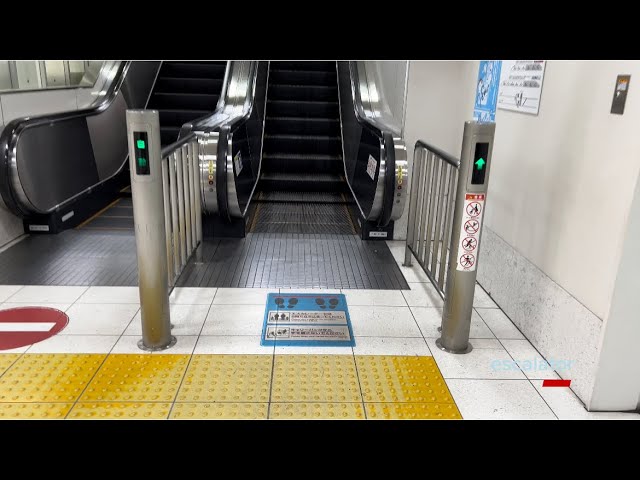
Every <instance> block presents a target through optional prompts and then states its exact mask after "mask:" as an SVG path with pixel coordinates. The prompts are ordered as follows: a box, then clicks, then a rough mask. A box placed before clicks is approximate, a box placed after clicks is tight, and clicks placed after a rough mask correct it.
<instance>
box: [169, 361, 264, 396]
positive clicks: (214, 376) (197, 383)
mask: <svg viewBox="0 0 640 480" xmlns="http://www.w3.org/2000/svg"><path fill="white" fill-rule="evenodd" d="M272 364H273V359H272V357H271V355H194V356H193V359H192V360H191V363H190V364H189V368H188V369H187V373H186V375H185V377H184V381H183V382H182V386H181V387H180V391H179V392H178V397H177V399H176V401H178V402H253V403H255V402H257V403H259V402H268V401H269V387H270V385H271V367H272Z"/></svg>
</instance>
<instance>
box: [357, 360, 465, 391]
mask: <svg viewBox="0 0 640 480" xmlns="http://www.w3.org/2000/svg"><path fill="white" fill-rule="evenodd" d="M356 362H357V365H358V376H359V378H360V386H361V388H362V396H363V397H364V401H365V402H401V403H405V402H412V403H454V401H453V397H452V396H451V393H450V392H449V389H448V388H447V384H446V383H445V381H444V378H443V377H442V374H441V373H440V370H438V367H437V365H436V362H435V360H434V359H433V357H410V356H406V357H402V356H384V355H362V356H360V355H358V356H356Z"/></svg>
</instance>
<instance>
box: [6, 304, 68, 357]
mask: <svg viewBox="0 0 640 480" xmlns="http://www.w3.org/2000/svg"><path fill="white" fill-rule="evenodd" d="M67 323H69V317H68V316H67V315H66V314H65V313H64V312H61V311H60V310H56V309H54V308H46V307H21V308H10V309H8V310H0V350H10V349H12V348H19V347H25V346H27V345H33V344H34V343H38V342H41V341H42V340H46V339H47V338H49V337H53V336H54V335H55V334H56V333H58V332H59V331H60V330H62V329H63V328H64V327H66V326H67Z"/></svg>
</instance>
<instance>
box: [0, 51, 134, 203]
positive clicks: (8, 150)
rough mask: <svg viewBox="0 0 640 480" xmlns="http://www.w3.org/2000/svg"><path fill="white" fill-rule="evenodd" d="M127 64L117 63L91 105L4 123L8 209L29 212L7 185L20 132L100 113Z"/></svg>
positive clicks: (2, 189) (0, 192)
mask: <svg viewBox="0 0 640 480" xmlns="http://www.w3.org/2000/svg"><path fill="white" fill-rule="evenodd" d="M130 65H131V62H130V61H126V62H125V61H123V62H120V65H119V66H118V70H117V71H116V74H115V76H114V79H113V80H112V81H111V84H110V85H109V88H108V89H107V91H106V93H105V95H104V98H103V100H102V101H101V102H100V103H98V104H96V105H94V106H92V107H89V108H85V109H82V110H72V111H65V112H58V113H49V114H44V115H33V116H25V117H19V118H15V119H13V120H11V121H10V122H9V123H7V124H6V125H5V127H4V129H3V130H2V132H1V133H0V196H2V199H3V200H4V202H5V204H6V206H7V207H8V208H9V209H11V210H13V211H14V212H20V213H22V214H28V213H29V212H25V211H24V209H23V208H21V206H20V203H19V202H18V201H17V199H16V198H15V197H14V194H13V189H12V187H11V174H10V168H11V164H12V163H13V162H12V157H13V156H14V155H15V150H16V144H17V142H18V139H19V137H20V134H21V133H22V132H24V131H25V130H26V129H29V128H34V127H37V126H40V125H47V124H51V123H56V122H61V121H65V120H71V119H74V118H80V117H86V116H91V115H97V114H99V113H102V112H103V111H105V110H106V109H107V108H109V106H110V105H111V104H112V103H113V102H114V100H115V99H116V97H117V95H118V93H119V92H120V89H121V87H122V85H123V83H124V80H125V78H126V76H127V71H128V70H129V67H130Z"/></svg>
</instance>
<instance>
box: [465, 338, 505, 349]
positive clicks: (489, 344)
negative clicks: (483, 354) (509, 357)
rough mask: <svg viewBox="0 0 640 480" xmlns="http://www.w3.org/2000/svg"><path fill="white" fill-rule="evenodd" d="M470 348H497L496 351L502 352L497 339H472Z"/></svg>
mask: <svg viewBox="0 0 640 480" xmlns="http://www.w3.org/2000/svg"><path fill="white" fill-rule="evenodd" d="M471 346H472V347H473V348H497V349H498V350H503V347H502V345H500V341H499V340H498V339H497V338H472V339H471Z"/></svg>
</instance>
